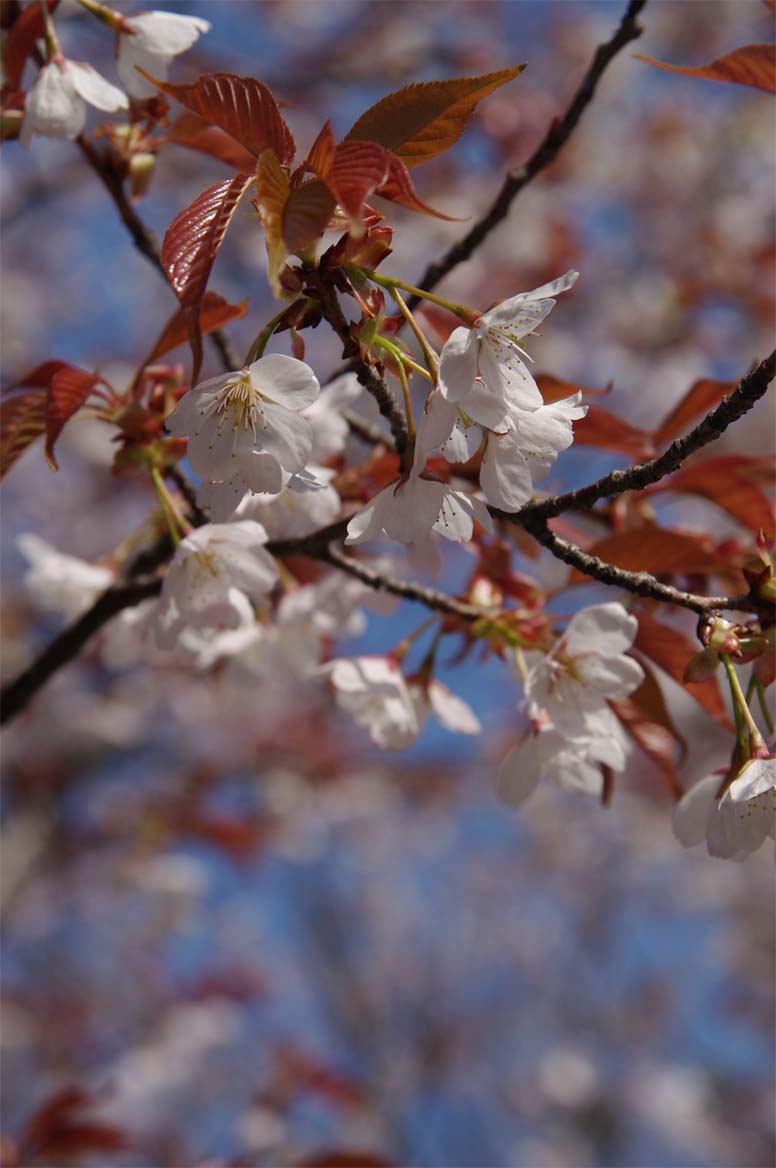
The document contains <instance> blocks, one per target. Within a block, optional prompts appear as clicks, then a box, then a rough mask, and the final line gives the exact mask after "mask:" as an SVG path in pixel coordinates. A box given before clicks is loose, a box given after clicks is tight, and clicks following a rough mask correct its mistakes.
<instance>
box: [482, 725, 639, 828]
mask: <svg viewBox="0 0 776 1168" xmlns="http://www.w3.org/2000/svg"><path fill="white" fill-rule="evenodd" d="M626 758H627V748H626V740H625V735H624V734H623V732H622V729H621V727H620V725H619V723H617V722H616V721H615V723H614V732H613V734H612V735H611V736H608V737H604V738H596V739H592V738H575V739H568V738H564V737H563V735H562V734H559V733H558V731H557V730H556V729H555V728H554V727H552V726H544V727H542V728H539V729H536V730H533V731H531V732H530V733H529V734H528V735H527V736H526V737H525V738H524V739H523V740H522V741H521V742H518V743H517V745H516V746H513V747H512V749H511V750H510V751H509V753H508V754H507V755H506V757H505V758H504V760H503V762H502V763H501V766H500V767H499V772H498V779H497V789H498V793H499V796H500V798H501V799H503V800H504V802H505V803H510V804H511V805H512V806H513V807H519V806H520V805H521V804H522V803H524V802H525V800H526V799H528V797H529V796H530V795H532V794H533V792H534V791H535V790H536V788H537V787H538V785H539V783H540V781H541V780H542V779H543V778H548V779H552V780H553V781H554V782H556V783H558V785H559V786H561V787H563V789H564V790H566V791H571V792H574V793H577V794H582V795H594V796H596V797H599V798H600V795H601V792H602V790H603V775H602V773H601V765H602V764H604V765H606V766H608V767H611V769H612V770H614V771H621V770H622V769H623V768H624V766H625V763H626Z"/></svg>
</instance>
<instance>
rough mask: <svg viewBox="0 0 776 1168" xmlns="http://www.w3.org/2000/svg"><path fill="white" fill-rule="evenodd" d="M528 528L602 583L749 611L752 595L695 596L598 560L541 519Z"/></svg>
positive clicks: (700, 608) (699, 605) (699, 606)
mask: <svg viewBox="0 0 776 1168" xmlns="http://www.w3.org/2000/svg"><path fill="white" fill-rule="evenodd" d="M525 529H526V531H528V532H529V533H530V534H531V535H532V536H533V537H534V539H535V540H537V541H538V542H539V543H540V544H542V546H543V547H546V548H547V549H548V551H551V552H552V554H553V555H554V556H555V557H556V558H557V559H559V560H563V562H564V564H570V565H571V566H572V567H574V568H578V569H579V571H580V572H584V574H585V575H586V576H590V577H591V579H593V580H599V581H600V582H601V583H602V584H609V585H611V586H612V587H614V588H624V589H625V591H626V592H632V593H634V594H635V595H636V596H646V597H649V599H651V600H660V601H663V602H664V603H666V604H677V605H680V606H681V607H682V608H690V609H692V611H693V612H699V613H705V612H712V611H714V612H716V611H721V610H726V611H727V610H741V611H750V610H751V607H752V598H751V596H748V595H746V594H745V595H743V596H696V595H695V594H694V593H692V592H682V591H681V590H680V589H678V588H674V587H673V586H672V585H670V584H663V583H661V581H660V580H657V579H656V578H655V577H654V576H651V575H650V573H649V572H628V571H626V570H625V569H624V568H616V567H615V566H614V564H607V563H605V561H604V560H599V558H598V556H591V555H590V554H589V553H588V552H584V551H582V548H580V547H577V545H576V544H574V543H569V541H568V540H566V539H561V537H560V536H559V535H556V534H555V532H554V531H550V529H549V527H548V526H547V524H546V522H544V521H543V520H541V519H532V520H530V521H529V522H526V523H525Z"/></svg>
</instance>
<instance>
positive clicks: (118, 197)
mask: <svg viewBox="0 0 776 1168" xmlns="http://www.w3.org/2000/svg"><path fill="white" fill-rule="evenodd" d="M76 141H77V143H78V145H79V146H80V148H81V151H82V153H83V155H84V157H85V158H86V160H87V162H88V163H89V165H90V166H91V168H92V170H93V171H94V173H95V174H96V175H97V177H98V178H99V180H100V182H101V183H102V185H103V186H104V187H105V189H106V191H107V192H108V194H109V195H110V197H111V199H112V200H113V203H114V205H115V207H116V210H117V211H118V213H119V217H120V218H121V222H122V223H123V224H124V226H125V227H126V229H127V231H128V232H129V234H130V237H131V238H132V241H133V243H134V245H135V247H136V248H137V249H138V251H139V252H140V254H141V255H143V256H145V258H146V259H147V260H148V261H149V263H151V264H153V266H154V267H155V268H156V269H157V270H158V271H159V272H160V273H161V275H162V278H163V280H164V281H165V283H166V282H167V276H166V274H165V271H164V268H163V267H162V260H161V254H160V252H159V246H158V244H157V242H156V239H155V238H154V235H153V233H152V232H151V231H149V230H148V228H147V227H146V225H145V223H144V222H143V220H142V219H141V218H140V216H139V215H138V213H137V211H136V210H135V208H134V207H133V206H132V203H131V202H130V200H129V199H128V198H127V195H126V192H125V190H124V184H123V183H122V181H121V178H120V177H119V176H118V174H116V172H115V170H114V169H113V168H112V167H111V166H110V164H109V163H106V161H105V160H104V159H103V157H102V156H101V154H100V153H99V151H98V150H97V149H95V147H94V145H93V144H92V143H91V142H90V141H89V139H88V138H86V137H85V136H84V135H83V134H81V135H80V136H79V137H78V138H77V139H76ZM210 339H211V341H212V342H213V345H214V346H215V348H216V349H217V350H218V354H219V356H220V357H221V361H222V363H223V366H224V369H225V370H226V371H227V372H231V371H232V370H233V369H239V368H240V366H241V365H242V361H241V360H240V358H239V357H238V355H237V353H236V352H235V350H234V349H233V347H232V344H231V342H230V340H229V338H228V337H227V336H226V334H225V333H224V332H223V331H222V330H221V329H215V330H214V331H213V332H212V333H211V334H210Z"/></svg>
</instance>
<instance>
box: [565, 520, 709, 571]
mask: <svg viewBox="0 0 776 1168" xmlns="http://www.w3.org/2000/svg"><path fill="white" fill-rule="evenodd" d="M587 551H588V552H590V553H591V554H592V555H594V556H598V557H599V559H602V560H605V561H606V562H607V563H608V564H615V565H616V567H618V568H625V569H626V570H627V571H630V572H640V571H647V572H651V573H652V575H653V576H673V575H681V576H686V575H688V574H689V575H696V574H697V575H699V576H711V575H719V576H725V577H730V576H731V574H732V569H731V565H730V562H729V561H728V560H726V559H724V558H723V557H722V556H720V555H717V554H716V552H713V551H710V550H709V548H708V546H707V543H706V541H705V540H704V539H702V538H700V537H699V536H696V535H690V534H689V533H687V532H680V531H666V530H665V529H663V528H659V527H646V528H643V527H640V528H638V529H633V530H630V531H618V532H615V534H614V535H608V536H606V538H605V539H602V540H599V542H598V543H596V544H593V546H592V547H590V548H588V549H587ZM582 583H589V577H588V576H585V575H584V573H583V572H580V571H579V569H578V568H574V570H573V571H572V573H571V576H570V577H569V584H582Z"/></svg>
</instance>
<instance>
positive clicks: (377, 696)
mask: <svg viewBox="0 0 776 1168" xmlns="http://www.w3.org/2000/svg"><path fill="white" fill-rule="evenodd" d="M320 672H321V675H322V676H324V677H327V678H328V679H329V681H330V682H331V684H332V686H333V687H334V692H335V695H336V698H337V704H338V705H339V706H340V708H341V709H343V710H345V711H346V712H347V713H348V714H350V716H351V717H352V718H353V720H354V721H355V722H357V723H358V725H359V726H363V727H364V728H365V729H366V730H368V731H369V737H370V738H371V739H372V741H373V742H374V743H375V745H376V746H382V747H383V748H387V749H391V750H402V749H404V747H406V746H409V745H410V744H411V743H412V742H414V741H415V739H416V738H417V736H418V734H419V733H420V725H419V723H418V717H417V714H416V712H415V705H414V702H413V700H412V697H411V695H410V692H409V689H408V688H407V684H406V682H405V680H404V678H403V676H402V673H401V670H400V669H399V666H398V665H397V663H396V662H395V661H393V660H392V659H391V658H389V657H352V658H345V657H341V658H338V659H337V660H336V661H330V662H329V663H328V665H323V666H322V667H321V670H320Z"/></svg>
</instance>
